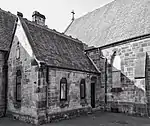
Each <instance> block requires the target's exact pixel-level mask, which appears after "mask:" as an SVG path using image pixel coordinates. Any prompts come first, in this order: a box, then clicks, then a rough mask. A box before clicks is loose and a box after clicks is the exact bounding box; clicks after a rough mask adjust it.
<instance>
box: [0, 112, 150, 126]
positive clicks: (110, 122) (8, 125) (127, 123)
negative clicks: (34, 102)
mask: <svg viewBox="0 0 150 126" xmlns="http://www.w3.org/2000/svg"><path fill="white" fill-rule="evenodd" d="M0 126H32V125H31V124H26V123H24V122H21V121H16V120H12V119H8V118H1V119H0ZM42 126H150V119H149V118H141V117H132V116H126V115H124V114H117V113H96V114H94V115H89V116H84V117H78V118H75V119H71V120H64V121H61V122H57V123H51V124H45V125H42Z"/></svg>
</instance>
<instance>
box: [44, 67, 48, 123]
mask: <svg viewBox="0 0 150 126" xmlns="http://www.w3.org/2000/svg"><path fill="white" fill-rule="evenodd" d="M48 87H49V67H48V66H46V111H45V112H46V113H45V114H46V119H47V122H48Z"/></svg>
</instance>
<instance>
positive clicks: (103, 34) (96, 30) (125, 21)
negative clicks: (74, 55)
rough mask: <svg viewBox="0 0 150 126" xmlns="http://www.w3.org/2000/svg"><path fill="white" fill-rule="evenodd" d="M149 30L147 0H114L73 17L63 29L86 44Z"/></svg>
mask: <svg viewBox="0 0 150 126" xmlns="http://www.w3.org/2000/svg"><path fill="white" fill-rule="evenodd" d="M149 33H150V0H114V1H113V2H111V3H109V4H107V5H105V6H103V7H101V8H99V9H96V10H94V11H92V12H90V13H88V14H86V15H84V16H82V17H80V18H78V19H76V20H74V22H73V23H72V25H71V26H70V27H69V28H68V30H67V31H66V34H67V35H71V36H73V37H74V38H78V39H80V40H81V41H83V42H85V43H86V44H88V45H89V46H97V47H99V46H104V45H108V44H111V43H114V42H117V41H121V40H125V39H129V38H132V37H136V36H141V35H143V34H149Z"/></svg>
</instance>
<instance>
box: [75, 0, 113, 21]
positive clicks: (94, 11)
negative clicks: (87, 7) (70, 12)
mask: <svg viewBox="0 0 150 126" xmlns="http://www.w3.org/2000/svg"><path fill="white" fill-rule="evenodd" d="M114 1H116V0H113V1H111V2H109V3H107V4H105V5H103V6H101V7H99V8H97V9H94V10H93V11H90V12H87V13H86V14H84V15H82V16H81V17H79V18H76V19H75V20H74V21H76V20H79V19H82V18H84V17H85V16H87V15H89V14H91V13H93V12H95V11H97V10H100V9H101V8H105V7H106V6H108V5H109V4H112V3H113V2H114Z"/></svg>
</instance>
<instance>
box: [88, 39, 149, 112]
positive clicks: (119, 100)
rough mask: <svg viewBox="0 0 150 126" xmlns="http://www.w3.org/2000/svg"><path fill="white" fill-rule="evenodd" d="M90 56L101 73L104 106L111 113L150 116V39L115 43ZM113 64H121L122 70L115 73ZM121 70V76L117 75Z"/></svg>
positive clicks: (97, 50)
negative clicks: (115, 58)
mask: <svg viewBox="0 0 150 126" xmlns="http://www.w3.org/2000/svg"><path fill="white" fill-rule="evenodd" d="M114 53H115V55H114ZM87 54H88V55H89V56H90V57H91V58H92V59H93V61H94V62H95V64H96V65H97V67H98V68H99V69H100V71H101V72H102V73H101V90H103V91H102V92H101V99H100V101H101V107H104V106H105V107H106V108H107V110H108V111H119V112H124V113H129V114H140V115H147V114H150V38H138V39H136V40H130V41H129V40H128V41H126V42H124V43H122V44H121V43H120V44H119V43H118V44H112V45H110V46H105V47H102V48H99V49H95V50H91V51H87ZM115 56H118V57H120V61H114V57H115ZM105 58H107V60H106V59H105ZM113 62H116V64H119V63H118V62H120V68H117V69H120V70H117V71H113V69H114V66H113V65H114V64H113ZM106 64H107V65H106ZM115 67H117V65H116V66H115ZM118 71H120V74H115V73H117V72H118ZM105 94H106V96H107V97H105ZM104 103H106V105H105V104H104Z"/></svg>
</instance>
